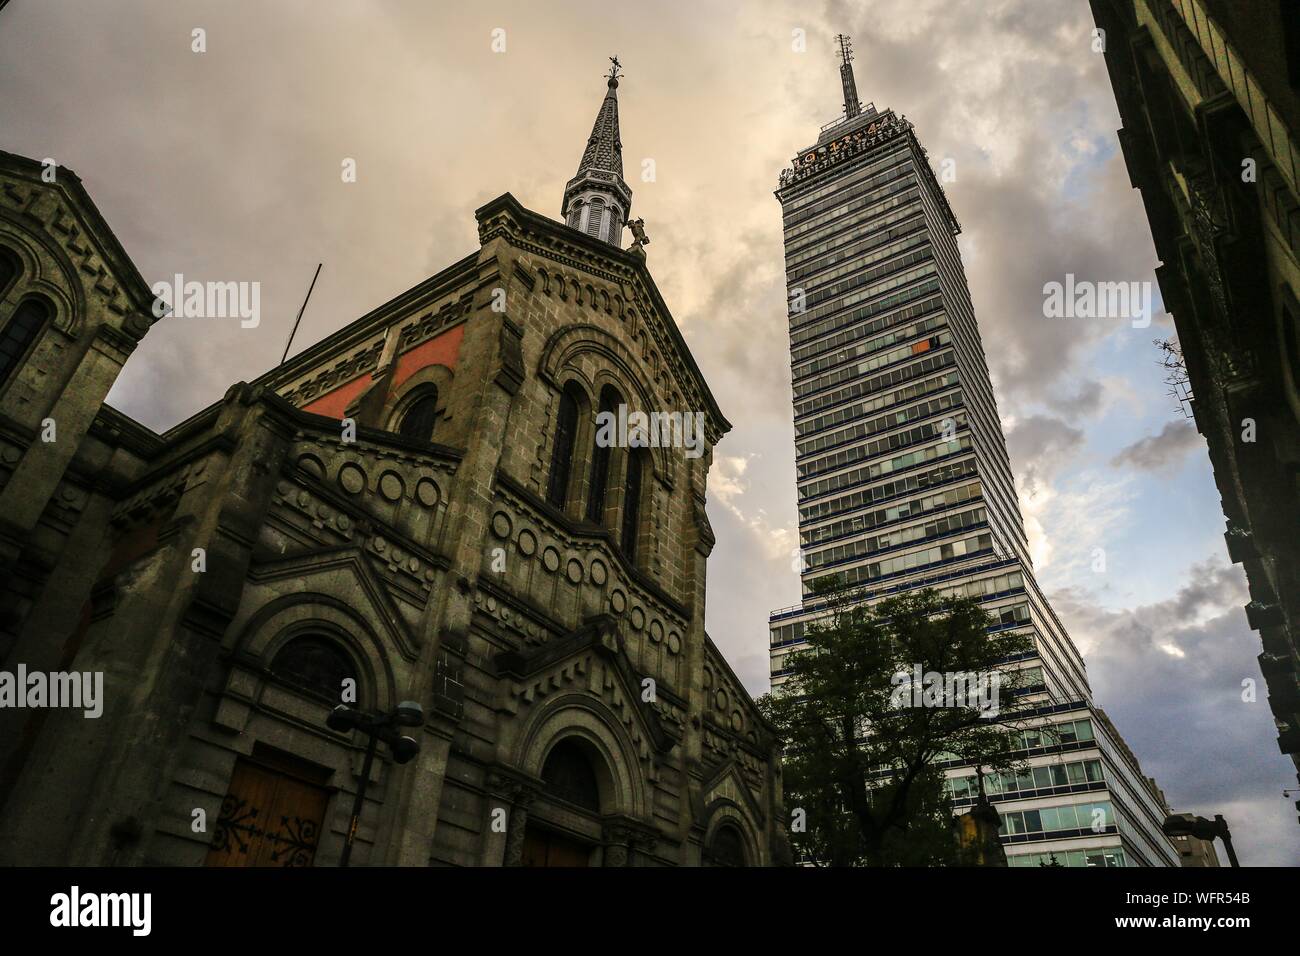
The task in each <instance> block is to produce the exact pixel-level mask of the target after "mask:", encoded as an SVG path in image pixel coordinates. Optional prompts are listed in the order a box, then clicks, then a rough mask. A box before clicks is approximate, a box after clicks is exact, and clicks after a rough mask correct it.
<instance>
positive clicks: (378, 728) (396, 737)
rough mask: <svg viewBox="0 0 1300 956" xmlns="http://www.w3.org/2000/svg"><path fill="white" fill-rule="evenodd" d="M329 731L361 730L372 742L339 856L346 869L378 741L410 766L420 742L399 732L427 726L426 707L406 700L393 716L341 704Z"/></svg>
mask: <svg viewBox="0 0 1300 956" xmlns="http://www.w3.org/2000/svg"><path fill="white" fill-rule="evenodd" d="M325 723H326V725H327V726H328V727H329V729H330V730H336V731H339V732H340V733H346V732H348V731H350V730H360V731H361V732H362V733H364V734H365V735H366V736H367V737H368V738H369V740H368V741H367V743H366V759H365V762H364V763H363V764H362V765H361V779H360V780H359V781H357V796H356V799H355V800H353V801H352V819H351V820H349V821H348V836H347V839H346V840H345V841H344V843H343V855H342V856H340V857H339V866H347V865H348V861H349V860H351V859H352V844H353V843H355V842H356V839H357V827H358V826H359V825H360V823H361V806H362V804H363V803H364V802H365V799H366V787H367V786H368V785H369V783H370V768H371V766H372V765H373V764H374V762H375V751H376V750H377V749H378V748H379V742H380V741H383V742H384V743H386V744H388V749H389V750H391V751H392V752H393V762H394V763H407V762H409V761H410V760H412V759H414V757H415V755H416V754H418V753H419V752H420V742H419V741H418V740H416V739H415V738H413V737H407V736H404V735H403V734H401V733H399V732H398V729H397V728H399V727H419V726H421V725H422V724H423V723H424V708H423V707H421V706H420V705H419V704H418V703H416V702H415V701H413V700H404V701H402V702H401V703H400V704H398V705H397V707H396V708H394V710H393V712H392V713H391V714H376V713H368V712H366V711H361V710H355V709H353V708H351V707H349V706H348V705H347V704H339V705H338V706H337V707H335V708H334V709H333V710H332V711H330V715H329V717H328V718H327V719H326V721H325Z"/></svg>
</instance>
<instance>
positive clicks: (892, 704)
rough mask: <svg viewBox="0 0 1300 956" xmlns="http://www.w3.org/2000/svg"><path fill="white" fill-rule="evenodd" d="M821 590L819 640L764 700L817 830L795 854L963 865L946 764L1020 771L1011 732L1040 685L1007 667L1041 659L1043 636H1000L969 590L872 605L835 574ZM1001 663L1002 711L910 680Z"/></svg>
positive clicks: (787, 771)
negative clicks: (1037, 649) (1038, 643)
mask: <svg viewBox="0 0 1300 956" xmlns="http://www.w3.org/2000/svg"><path fill="white" fill-rule="evenodd" d="M813 590H814V593H815V597H814V599H813V600H814V601H817V602H823V601H824V602H825V610H826V613H825V614H824V615H823V616H822V617H820V618H819V619H817V620H816V621H810V622H809V623H808V624H807V626H806V630H805V638H806V640H807V642H808V644H807V647H806V648H804V649H801V650H799V651H798V652H795V653H792V654H790V655H789V656H788V658H787V665H786V666H787V667H788V668H789V670H790V676H789V678H788V682H787V684H786V685H785V686H784V687H782V688H781V689H780V691H779V692H777V693H775V694H768V695H766V696H765V697H764V698H762V700H761V701H760V706H762V707H763V709H764V712H765V714H766V716H767V717H768V719H769V720H770V721H771V722H772V724H773V725H774V726H775V727H776V728H777V730H778V732H779V733H780V735H781V737H782V739H783V741H784V744H785V753H784V757H783V766H784V777H785V802H786V806H787V808H791V809H794V808H798V809H802V810H803V811H804V814H803V817H802V819H803V820H804V821H805V826H806V829H805V831H804V832H799V829H798V827H792V833H791V838H792V841H793V843H794V845H795V847H796V849H797V850H799V851H802V853H803V854H804V855H805V856H806V857H807V858H810V859H812V860H813V861H815V862H818V863H821V864H823V865H830V866H861V865H867V866H890V865H937V864H944V863H949V862H952V860H953V850H954V847H953V845H952V844H953V841H952V837H951V835H950V823H951V809H950V807H949V804H948V801H947V799H946V797H945V796H944V792H943V778H944V775H943V771H942V768H941V767H940V766H939V763H940V762H941V761H947V760H960V761H962V762H966V763H971V764H974V765H976V766H977V767H980V768H981V769H982V770H999V771H1001V770H1014V769H1018V768H1017V765H1016V764H1015V763H1014V761H1013V760H1012V759H1011V757H1010V755H1009V753H1008V732H1009V731H1010V730H1011V729H1013V728H1015V729H1018V728H1019V727H1021V726H1024V725H1025V721H1024V720H1023V719H1022V716H1021V714H1022V713H1023V710H1024V708H1019V711H1020V712H1018V709H1017V706H1016V700H1017V698H1018V696H1019V694H1020V692H1022V691H1025V690H1027V689H1031V688H1029V687H1028V686H1027V681H1028V680H1029V678H1028V677H1026V676H1025V672H1024V671H1023V670H1019V671H1018V670H1014V669H1013V670H998V665H1001V664H1006V663H1007V662H1010V661H1016V660H1018V659H1023V658H1025V657H1027V656H1028V655H1030V653H1031V652H1032V651H1033V642H1032V640H1031V639H1030V638H1029V637H1028V636H1025V635H1024V634H1017V633H1007V632H994V633H989V631H988V627H989V624H990V621H989V618H988V616H987V615H986V614H985V613H984V611H983V610H982V609H981V608H980V606H979V604H978V602H976V601H973V600H970V599H967V598H960V599H955V598H946V597H943V596H941V595H938V594H936V593H935V592H934V591H929V590H925V591H918V592H911V593H907V594H903V595H901V596H898V597H892V598H888V599H886V600H883V601H880V602H879V603H877V604H874V605H869V604H867V603H866V602H865V601H864V600H863V596H862V594H861V593H860V592H858V591H856V590H854V589H851V588H844V587H842V586H841V585H839V584H838V583H837V582H836V581H835V580H833V579H822V580H821V581H818V582H816V583H815V584H814V588H813ZM995 670H997V671H998V676H997V678H989V680H990V684H992V680H997V681H998V682H999V683H998V684H996V685H992V686H996V688H997V689H996V693H995V695H993V698H992V699H994V700H996V707H997V709H996V713H995V714H990V713H988V712H987V711H985V712H981V710H980V709H979V708H978V707H976V706H963V705H961V701H960V699H952V698H951V695H950V697H949V698H945V699H943V700H942V702H941V703H940V704H938V705H936V701H937V700H939V697H938V696H937V695H935V694H926V695H922V694H920V693H919V692H918V694H917V696H916V698H915V699H914V698H913V697H912V694H911V683H910V681H909V680H904V679H903V678H902V677H901V676H897V675H904V674H906V675H913V676H915V675H916V674H917V673H918V672H919V674H921V675H926V674H931V673H933V674H939V675H953V674H966V675H984V676H985V677H986V678H987V676H988V675H990V674H992V673H993V672H994V671H995ZM930 689H931V690H933V689H934V688H933V686H932V685H930ZM990 689H991V687H990ZM918 691H919V688H918ZM967 703H969V700H968V701H967Z"/></svg>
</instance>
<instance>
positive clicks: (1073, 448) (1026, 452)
mask: <svg viewBox="0 0 1300 956" xmlns="http://www.w3.org/2000/svg"><path fill="white" fill-rule="evenodd" d="M1083 444H1084V433H1083V429H1081V428H1076V427H1074V426H1073V425H1069V424H1067V423H1066V422H1064V421H1062V420H1061V419H1059V418H1053V417H1052V416H1050V415H1030V416H1029V417H1027V418H1022V419H1019V420H1017V421H1016V422H1015V425H1014V426H1013V427H1012V428H1010V429H1009V430H1008V431H1007V453H1008V454H1009V455H1010V456H1011V461H1012V464H1013V466H1015V471H1016V476H1017V477H1018V478H1019V479H1020V483H1021V488H1020V490H1021V493H1022V494H1025V495H1030V496H1032V495H1033V494H1034V493H1035V492H1036V491H1037V490H1038V489H1039V487H1040V486H1041V485H1044V484H1048V485H1050V484H1051V482H1052V480H1053V478H1055V476H1056V475H1057V474H1059V473H1060V472H1061V471H1062V470H1063V469H1065V468H1066V467H1067V466H1068V465H1069V463H1070V462H1071V460H1073V459H1074V457H1075V456H1076V455H1077V453H1078V452H1079V450H1080V449H1081V448H1082V447H1083Z"/></svg>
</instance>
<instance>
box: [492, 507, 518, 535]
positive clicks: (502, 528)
mask: <svg viewBox="0 0 1300 956" xmlns="http://www.w3.org/2000/svg"><path fill="white" fill-rule="evenodd" d="M513 527H514V525H512V524H511V523H510V516H509V515H508V514H506V513H505V512H504V511H498V512H497V513H496V514H494V515H493V516H492V533H493V534H494V535H496V536H497V537H498V538H501V539H503V540H504V539H505V538H508V537H510V531H511V529H512V528H513Z"/></svg>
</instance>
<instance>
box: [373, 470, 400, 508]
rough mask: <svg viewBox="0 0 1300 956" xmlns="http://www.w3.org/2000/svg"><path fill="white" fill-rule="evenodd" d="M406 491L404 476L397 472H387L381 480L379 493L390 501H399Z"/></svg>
mask: <svg viewBox="0 0 1300 956" xmlns="http://www.w3.org/2000/svg"><path fill="white" fill-rule="evenodd" d="M405 490H406V487H405V485H403V484H402V476H401V475H399V474H398V473H397V472H395V471H386V472H384V473H383V475H382V476H380V478H379V493H380V494H381V495H383V496H384V497H385V498H387V499H388V500H389V501H397V500H398V499H399V498H401V497H402V492H404V491H405Z"/></svg>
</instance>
